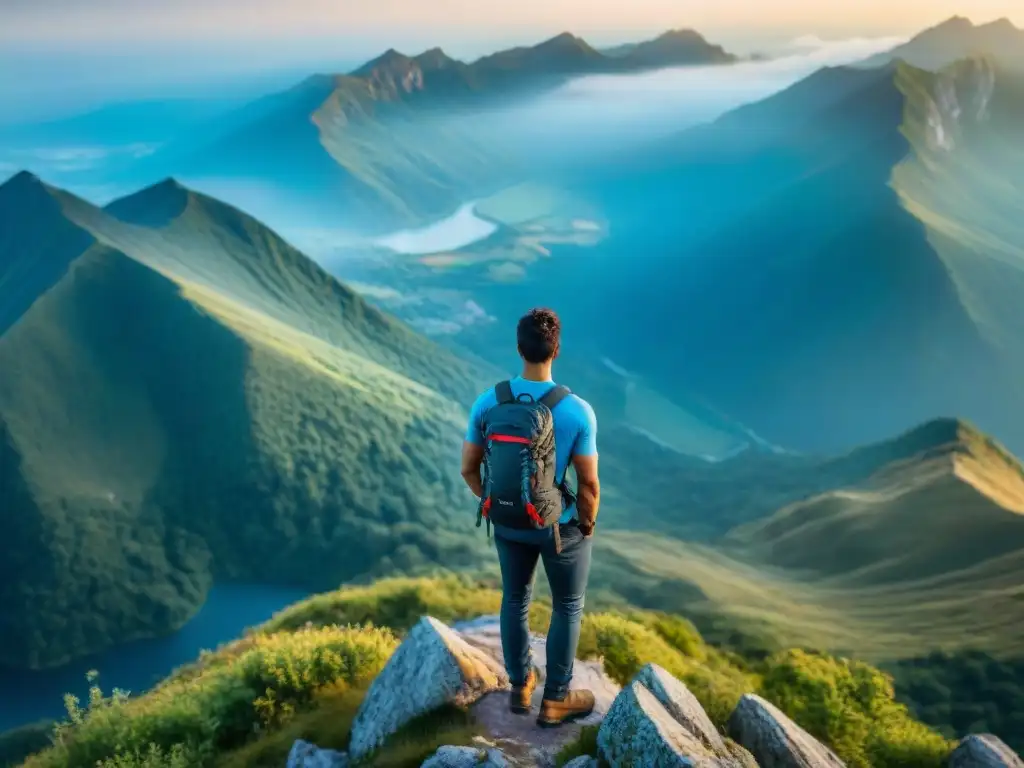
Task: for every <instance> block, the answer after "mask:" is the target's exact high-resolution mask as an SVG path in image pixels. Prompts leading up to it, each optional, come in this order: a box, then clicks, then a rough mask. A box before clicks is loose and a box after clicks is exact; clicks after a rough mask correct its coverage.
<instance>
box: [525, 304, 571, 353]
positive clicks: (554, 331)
mask: <svg viewBox="0 0 1024 768" xmlns="http://www.w3.org/2000/svg"><path fill="white" fill-rule="evenodd" d="M561 336H562V321H561V320H559V319H558V315H556V314H555V311H554V310H553V309H546V308H543V307H541V308H538V309H531V310H530V311H529V312H527V313H526V314H525V315H523V316H522V317H521V318H520V319H519V326H518V328H516V340H517V342H518V344H519V354H520V355H522V356H523V359H524V360H525V361H526V362H528V363H546V362H547V361H548V360H551V359H552V358H553V357H555V356H556V355H557V354H558V345H559V343H560V340H561Z"/></svg>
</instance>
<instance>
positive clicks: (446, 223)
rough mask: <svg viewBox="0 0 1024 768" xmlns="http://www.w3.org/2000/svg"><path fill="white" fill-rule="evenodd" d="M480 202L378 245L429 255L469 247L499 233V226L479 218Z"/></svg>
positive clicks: (387, 237) (404, 231)
mask: <svg viewBox="0 0 1024 768" xmlns="http://www.w3.org/2000/svg"><path fill="white" fill-rule="evenodd" d="M477 202H478V201H475V200H474V201H473V202H471V203H466V204H465V205H463V206H462V207H461V208H459V210H457V211H456V212H455V213H453V214H452V215H451V216H449V217H448V218H447V219H442V220H441V221H437V222H434V223H433V224H430V225H429V226H426V227H420V228H419V229H403V230H401V231H400V232H392V233H391V234H390V235H385V236H384V237H380V238H377V239H376V240H375V241H374V243H375V244H376V245H380V246H384V247H385V248H390V249H391V250H393V251H397V252H398V253H408V254H425V253H438V252H439V251H454V250H457V249H459V248H465V247H466V246H467V245H471V244H472V243H475V242H477V241H479V240H483V239H484V238H485V237H490V236H491V235H492V234H494V233H495V232H496V231H497V230H498V225H497V224H493V223H491V222H489V221H485V220H484V219H481V218H480V217H479V216H477V215H476V211H475V208H476V204H477Z"/></svg>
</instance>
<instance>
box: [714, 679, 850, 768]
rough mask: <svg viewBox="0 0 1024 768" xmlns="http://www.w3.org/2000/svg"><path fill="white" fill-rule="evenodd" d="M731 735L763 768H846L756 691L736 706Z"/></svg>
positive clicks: (730, 721)
mask: <svg viewBox="0 0 1024 768" xmlns="http://www.w3.org/2000/svg"><path fill="white" fill-rule="evenodd" d="M729 736H731V737H732V738H733V739H735V740H736V741H737V742H738V743H739V744H740V745H741V746H743V747H746V748H747V749H748V750H749V751H750V753H751V754H752V755H753V756H754V759H755V760H757V764H758V765H759V766H761V768H845V763H844V762H843V761H842V760H840V759H839V758H838V757H836V755H835V753H833V752H832V750H830V749H829V748H828V747H826V746H825V745H824V744H822V743H821V742H819V741H818V740H817V739H815V738H814V737H813V736H811V735H810V734H809V733H807V731H805V730H804V729H803V728H801V727H800V726H799V725H797V724H796V723H794V722H793V721H792V720H790V719H789V718H788V717H786V715H784V714H783V713H782V712H781V711H780V710H779V709H778V708H776V707H775V706H773V705H772V704H769V703H768V702H767V701H765V700H764V699H762V698H761V697H760V696H755V695H754V694H749V693H748V694H747V695H746V696H744V697H743V698H742V699H740V703H739V704H738V705H736V709H735V711H733V713H732V715H731V717H730V718H729Z"/></svg>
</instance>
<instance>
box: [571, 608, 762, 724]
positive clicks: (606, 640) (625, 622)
mask: <svg viewBox="0 0 1024 768" xmlns="http://www.w3.org/2000/svg"><path fill="white" fill-rule="evenodd" d="M690 643H691V640H690V639H689V637H688V639H687V644H686V646H685V647H690ZM691 650H692V648H691ZM579 654H580V656H581V657H596V656H600V657H602V658H603V659H604V668H605V671H606V672H607V673H608V674H609V676H610V677H612V678H613V679H614V680H616V681H617V682H618V683H619V684H620V685H625V684H626V683H628V682H629V680H630V679H632V677H633V676H634V675H635V674H636V673H637V672H638V671H639V670H640V668H641V667H643V666H644V665H645V664H647V663H653V664H657V665H659V666H661V667H664V668H665V670H666V671H668V672H669V673H670V674H672V675H675V676H676V677H678V678H679V679H680V680H682V681H683V682H684V683H686V684H687V686H689V688H690V690H691V691H692V692H693V695H694V696H696V697H697V699H698V701H700V703H701V705H702V706H703V707H704V709H705V710H706V711H707V713H708V716H709V717H710V718H711V719H712V721H713V722H714V723H715V724H716V725H718V726H719V727H723V726H724V725H725V722H726V721H727V720H728V719H729V715H730V714H732V711H733V709H735V707H736V704H737V703H738V702H739V700H740V697H741V696H742V695H743V694H744V693H747V692H748V691H750V690H753V689H754V688H755V687H756V685H757V681H756V678H755V677H753V676H752V675H749V674H747V673H745V672H744V671H742V670H740V669H738V668H736V667H735V666H733V665H732V664H730V663H729V662H728V660H727V659H725V658H724V657H722V656H720V655H719V654H718V653H717V652H716V651H714V649H712V648H708V647H704V648H703V649H702V650H701V652H700V653H698V654H697V658H694V657H692V656H687V655H685V654H684V653H682V652H681V651H680V650H679V649H678V648H675V647H673V646H672V645H671V644H669V642H668V641H667V640H666V639H665V638H664V637H662V636H661V635H660V634H659V633H658V632H656V631H655V630H653V629H651V628H649V627H646V626H644V625H643V624H639V623H637V622H635V621H631V620H629V619H627V618H625V617H623V616H618V615H615V614H592V615H588V616H585V617H584V620H583V629H582V631H581V633H580V650H579Z"/></svg>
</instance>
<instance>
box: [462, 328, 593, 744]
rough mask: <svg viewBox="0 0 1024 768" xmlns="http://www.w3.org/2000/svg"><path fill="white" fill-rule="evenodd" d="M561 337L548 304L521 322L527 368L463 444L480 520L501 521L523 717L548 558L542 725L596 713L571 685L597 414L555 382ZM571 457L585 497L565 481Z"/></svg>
mask: <svg viewBox="0 0 1024 768" xmlns="http://www.w3.org/2000/svg"><path fill="white" fill-rule="evenodd" d="M560 336H561V322H560V321H559V319H558V315H556V314H555V313H554V312H553V311H552V310H550V309H533V310H531V311H530V312H528V313H527V314H526V315H524V316H523V317H522V319H520V321H519V326H518V329H517V337H518V348H519V356H520V357H521V358H522V359H523V372H522V374H521V375H519V376H517V377H515V378H514V379H511V380H509V381H503V382H501V383H499V384H498V385H497V386H496V387H494V388H493V389H490V390H488V391H486V392H484V393H483V394H482V395H480V397H478V398H477V400H476V402H475V403H474V404H473V408H472V410H471V411H470V415H469V428H468V430H467V431H466V442H465V444H464V445H463V449H462V476H463V478H464V479H465V481H466V484H467V485H468V486H469V488H470V490H472V491H473V493H474V494H476V495H477V496H478V497H479V498H480V506H479V510H478V514H477V525H478V526H479V525H480V524H481V522H482V521H483V520H486V521H487V526H488V530H490V527H491V525H492V524H493V526H494V538H495V545H496V548H497V550H498V560H499V562H500V564H501V579H502V589H503V592H502V600H501V645H502V652H503V655H504V657H505V667H506V669H507V671H508V676H509V679H510V680H511V682H512V693H511V695H510V699H509V706H510V708H511V710H512V711H513V712H516V713H518V714H529V712H530V711H531V702H532V699H533V692H534V689H535V688H536V687H537V681H538V674H537V670H536V668H535V667H534V666H533V660H532V657H531V653H530V631H529V624H528V616H529V609H530V598H531V595H532V590H533V577H534V573H535V572H536V569H537V561H538V559H540V560H543V561H544V571H545V572H546V573H547V577H548V584H549V585H550V587H551V598H552V604H553V605H552V607H553V614H552V617H551V626H550V627H549V629H548V640H547V678H546V681H545V685H544V698H543V701H542V703H541V707H540V715H539V716H538V718H537V723H538V725H541V726H544V727H557V726H559V725H562V724H563V723H566V722H569V721H571V720H575V719H578V718H581V717H586V716H587V715H589V714H590V713H591V712H592V711H593V709H594V695H593V693H592V692H590V691H585V690H570V689H569V684H570V682H571V681H572V671H573V660H574V659H575V658H576V646H577V645H578V643H579V639H580V622H581V620H582V618H583V597H584V593H585V592H586V587H587V577H588V575H589V572H590V551H591V546H592V544H593V538H592V537H593V532H594V525H595V523H596V521H597V509H598V504H599V501H600V485H599V483H598V479H597V418H596V417H595V416H594V410H593V409H592V408H591V407H590V405H589V404H588V403H587V402H586V401H585V400H583V399H582V398H579V397H577V396H576V395H574V394H572V393H571V392H570V391H569V389H568V388H566V387H563V386H561V385H558V384H555V382H554V381H553V380H552V378H551V366H552V364H553V363H554V361H555V358H556V357H558V352H559V344H560ZM570 461H571V462H572V466H573V467H574V469H575V470H576V478H577V481H578V485H579V488H578V495H577V494H576V493H573V491H572V490H571V488H570V487H569V484H568V481H567V478H566V471H567V469H568V467H569V463H570ZM481 469H482V470H483V471H482V475H481Z"/></svg>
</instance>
